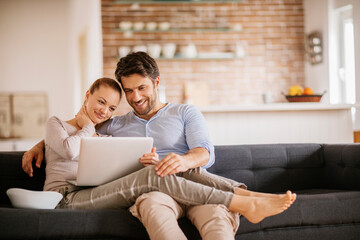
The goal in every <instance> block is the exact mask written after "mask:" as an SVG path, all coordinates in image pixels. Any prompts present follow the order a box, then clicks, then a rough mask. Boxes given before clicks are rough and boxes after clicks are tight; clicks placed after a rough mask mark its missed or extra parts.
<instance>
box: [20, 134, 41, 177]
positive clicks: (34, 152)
mask: <svg viewBox="0 0 360 240" xmlns="http://www.w3.org/2000/svg"><path fill="white" fill-rule="evenodd" d="M33 159H35V160H36V164H35V165H36V167H37V168H40V166H41V162H42V161H43V159H44V140H42V141H41V142H39V143H38V144H36V145H35V146H34V147H32V148H31V149H30V150H29V151H27V152H25V153H24V155H23V157H22V169H23V170H24V172H25V173H26V174H27V175H29V177H33V168H32V162H33Z"/></svg>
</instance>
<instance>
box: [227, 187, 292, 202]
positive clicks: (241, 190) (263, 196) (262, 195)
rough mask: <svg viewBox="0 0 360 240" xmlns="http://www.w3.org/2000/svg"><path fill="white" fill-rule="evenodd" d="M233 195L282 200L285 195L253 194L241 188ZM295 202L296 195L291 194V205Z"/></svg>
mask: <svg viewBox="0 0 360 240" xmlns="http://www.w3.org/2000/svg"><path fill="white" fill-rule="evenodd" d="M234 193H235V194H236V195H239V196H247V197H259V198H282V197H283V196H284V195H286V194H272V193H261V192H253V191H249V190H246V189H242V188H236V189H235V191H234ZM295 200H296V194H295V193H291V203H293V202H294V201H295Z"/></svg>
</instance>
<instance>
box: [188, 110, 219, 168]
mask: <svg viewBox="0 0 360 240" xmlns="http://www.w3.org/2000/svg"><path fill="white" fill-rule="evenodd" d="M185 106H187V107H186V110H185V119H184V121H185V137H186V142H187V144H188V146H189V149H193V148H197V147H202V148H205V149H207V150H208V151H209V154H210V158H209V161H208V163H207V164H206V165H205V166H202V167H203V168H209V167H211V166H212V165H213V164H214V162H215V153H214V145H213V144H212V142H211V141H210V135H209V132H208V129H207V126H206V121H205V118H204V116H203V115H202V114H201V112H200V111H199V110H198V109H197V108H195V107H194V106H192V105H185Z"/></svg>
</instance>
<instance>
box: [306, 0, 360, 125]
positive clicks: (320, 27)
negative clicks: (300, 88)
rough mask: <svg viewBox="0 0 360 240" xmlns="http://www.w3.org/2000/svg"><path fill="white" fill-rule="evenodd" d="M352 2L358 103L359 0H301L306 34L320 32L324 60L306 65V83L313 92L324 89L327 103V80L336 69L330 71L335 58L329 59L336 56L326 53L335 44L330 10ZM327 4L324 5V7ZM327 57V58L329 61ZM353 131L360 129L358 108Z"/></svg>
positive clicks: (328, 86) (359, 72)
mask: <svg viewBox="0 0 360 240" xmlns="http://www.w3.org/2000/svg"><path fill="white" fill-rule="evenodd" d="M348 4H352V6H353V19H354V35H355V36H354V37H355V41H354V43H355V82H356V83H355V84H356V99H357V100H356V103H360V0H316V1H314V0H304V12H305V33H306V34H309V33H310V32H312V31H320V32H321V33H322V37H323V51H324V55H323V58H324V61H323V63H321V64H317V65H310V64H309V63H308V62H307V63H306V64H305V83H306V85H307V86H311V87H313V89H314V90H315V92H322V91H323V90H327V91H328V93H327V94H326V95H325V97H324V99H323V101H325V102H329V101H330V100H329V96H330V95H331V92H330V91H331V89H330V84H329V80H330V78H331V77H334V74H337V73H336V72H335V73H334V72H332V73H331V74H330V73H329V72H330V70H333V69H334V68H335V67H336V66H334V63H333V62H334V61H331V59H332V58H336V57H338V56H336V55H334V54H333V53H329V49H333V48H335V47H336V45H337V44H336V43H334V37H333V36H332V34H336V32H334V31H333V29H332V28H333V24H334V23H333V20H334V19H333V16H332V15H331V12H332V10H333V9H336V8H339V7H343V6H345V5H348ZM325 6H327V7H325ZM329 60H330V61H329ZM353 127H354V130H360V109H357V111H356V117H355V122H354V126H353Z"/></svg>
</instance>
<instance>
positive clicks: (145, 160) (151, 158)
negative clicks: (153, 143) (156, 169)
mask: <svg viewBox="0 0 360 240" xmlns="http://www.w3.org/2000/svg"><path fill="white" fill-rule="evenodd" d="M140 163H142V164H144V166H145V167H147V166H150V165H156V164H158V163H159V154H157V153H156V147H153V148H152V149H151V153H146V154H144V155H143V156H142V157H141V158H140Z"/></svg>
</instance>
